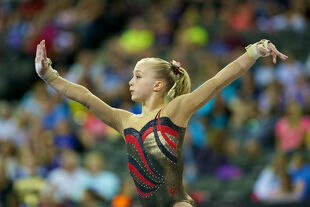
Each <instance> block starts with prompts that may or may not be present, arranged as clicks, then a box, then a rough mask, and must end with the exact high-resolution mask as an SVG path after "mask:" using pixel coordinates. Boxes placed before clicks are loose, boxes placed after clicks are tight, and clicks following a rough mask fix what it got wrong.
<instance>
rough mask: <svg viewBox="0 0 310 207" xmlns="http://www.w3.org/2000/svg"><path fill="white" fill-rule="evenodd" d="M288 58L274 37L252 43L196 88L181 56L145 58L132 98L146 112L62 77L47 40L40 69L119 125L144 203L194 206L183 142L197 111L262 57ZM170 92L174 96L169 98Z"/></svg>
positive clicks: (71, 95)
mask: <svg viewBox="0 0 310 207" xmlns="http://www.w3.org/2000/svg"><path fill="white" fill-rule="evenodd" d="M269 55H272V58H273V63H276V58H277V57H279V58H281V59H282V60H286V59H287V56H286V55H284V54H282V53H280V52H279V51H278V50H277V49H276V47H275V46H274V45H273V44H272V43H271V42H270V41H268V40H261V41H259V42H257V43H255V44H252V45H249V46H248V47H246V52H245V53H244V54H243V55H241V56H240V57H239V58H237V59H236V60H235V61H233V62H232V63H230V64H229V65H227V66H226V67H225V68H224V69H222V70H221V71H220V72H218V73H217V74H216V75H215V76H214V77H212V78H210V79H209V80H207V81H206V82H205V83H204V84H202V85H201V86H200V87H199V88H197V89H196V90H194V91H193V92H190V79H189V76H188V74H187V72H186V71H185V70H184V68H182V67H181V66H180V64H179V63H178V62H176V61H171V62H167V61H165V60H162V59H160V58H144V59H142V60H140V61H139V62H138V63H137V64H136V66H135V68H134V70H133V77H132V79H131V80H130V82H129V90H130V93H131V99H132V101H135V102H141V103H142V113H141V114H138V115H136V114H133V113H130V112H128V111H125V110H122V109H116V108H113V107H111V106H109V105H107V104H106V103H104V102H103V101H101V100H100V99H99V98H98V97H96V96H95V95H94V94H92V93H91V92H90V91H89V90H88V89H86V88H85V87H83V86H81V85H77V84H74V83H72V82H69V81H67V80H65V79H63V78H62V77H60V76H59V75H58V73H57V71H55V70H54V69H52V67H51V61H50V59H48V58H47V55H46V49H45V41H44V40H42V41H41V43H40V44H38V46H37V53H36V58H35V68H36V72H37V74H38V75H39V76H40V77H41V78H42V79H43V80H44V81H45V82H46V83H47V84H49V85H50V86H51V87H53V88H54V89H55V90H56V91H57V92H59V93H60V94H62V95H64V96H66V97H67V98H69V99H72V100H75V101H77V102H79V103H81V104H83V105H84V106H86V107H87V108H89V109H90V110H91V111H92V112H93V113H94V114H96V115H97V116H98V118H100V119H101V120H102V121H103V122H105V123H106V124H107V125H109V126H111V127H112V128H114V129H115V130H117V131H118V132H119V133H120V134H121V135H122V136H123V138H124V140H125V143H126V146H127V152H128V153H127V155H128V169H129V172H130V174H131V176H132V178H133V181H134V183H135V185H136V188H137V192H138V194H139V197H140V200H141V203H142V206H143V207H194V206H195V203H194V201H193V200H192V199H191V198H190V196H189V195H188V194H187V193H186V192H185V191H184V187H183V184H182V173H183V158H182V144H183V139H184V134H185V130H186V126H187V123H188V121H189V119H190V117H191V116H192V114H193V113H194V112H196V111H197V110H198V109H199V108H201V107H202V106H203V105H205V104H206V103H207V102H208V101H209V100H210V99H211V98H212V97H214V96H215V95H216V94H217V93H218V92H219V91H220V90H221V89H222V88H224V87H225V86H227V85H228V84H230V83H231V82H232V81H234V80H235V79H237V78H239V77H240V76H241V75H242V74H244V73H245V72H246V71H247V70H248V69H249V68H250V67H251V66H252V65H253V64H254V63H255V61H256V59H258V58H259V57H262V56H269ZM166 96H168V97H169V98H170V101H169V102H168V103H166V102H165V97H166Z"/></svg>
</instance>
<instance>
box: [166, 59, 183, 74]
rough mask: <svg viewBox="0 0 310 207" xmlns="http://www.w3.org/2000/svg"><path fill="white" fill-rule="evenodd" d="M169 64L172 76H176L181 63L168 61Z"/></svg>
mask: <svg viewBox="0 0 310 207" xmlns="http://www.w3.org/2000/svg"><path fill="white" fill-rule="evenodd" d="M169 63H170V64H171V67H172V70H173V72H174V74H176V75H178V74H179V73H180V67H181V63H180V62H177V61H175V60H172V61H169Z"/></svg>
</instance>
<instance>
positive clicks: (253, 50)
mask: <svg viewBox="0 0 310 207" xmlns="http://www.w3.org/2000/svg"><path fill="white" fill-rule="evenodd" d="M268 43H270V41H269V40H266V39H262V40H261V41H259V42H256V43H254V44H250V45H248V46H246V47H245V49H246V51H247V53H248V54H249V56H250V57H252V58H254V59H255V60H257V59H258V58H260V57H266V56H269V55H270V54H271V53H270V52H268V53H266V54H265V55H262V54H260V52H259V51H258V49H257V45H258V44H262V45H263V47H264V48H265V49H266V50H268Z"/></svg>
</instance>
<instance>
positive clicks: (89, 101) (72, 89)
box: [35, 40, 131, 134]
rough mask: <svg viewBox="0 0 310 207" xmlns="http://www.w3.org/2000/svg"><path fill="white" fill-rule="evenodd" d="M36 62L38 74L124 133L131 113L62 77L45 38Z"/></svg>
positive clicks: (39, 46)
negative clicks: (110, 104) (115, 106)
mask: <svg viewBox="0 0 310 207" xmlns="http://www.w3.org/2000/svg"><path fill="white" fill-rule="evenodd" d="M35 64H36V71H37V73H38V75H39V76H40V77H41V78H42V79H43V80H44V81H45V82H46V83H48V84H49V85H50V86H51V87H52V88H54V89H55V90H56V91H57V92H58V93H60V94H62V95H64V96H66V97H67V98H69V99H72V100H74V101H77V102H79V103H81V104H82V105H84V106H86V107H87V108H89V109H90V110H91V111H92V112H94V114H95V115H96V116H97V117H98V118H99V119H101V120H102V121H103V122H104V123H106V124H107V125H109V126H111V127H112V128H114V129H115V130H117V131H118V132H120V133H121V134H122V133H123V120H126V118H128V117H129V116H130V115H131V113H130V112H127V111H125V110H121V109H116V108H113V107H111V106H109V105H108V104H106V103H104V102H103V101H102V100H100V99H99V98H98V97H96V96H95V95H94V94H92V93H91V92H90V91H89V90H88V89H87V88H85V87H84V86H81V85H78V84H75V83H72V82H70V81H67V80H66V79H64V78H62V77H60V76H59V75H58V73H57V71H55V70H53V69H52V68H51V66H50V64H51V63H50V62H49V59H48V58H47V56H46V50H45V42H44V40H43V41H41V43H40V44H39V45H38V46H37V54H36V59H35Z"/></svg>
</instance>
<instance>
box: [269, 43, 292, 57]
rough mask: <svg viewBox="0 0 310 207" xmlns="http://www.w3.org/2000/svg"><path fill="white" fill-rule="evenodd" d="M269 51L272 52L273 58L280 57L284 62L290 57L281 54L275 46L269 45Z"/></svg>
mask: <svg viewBox="0 0 310 207" xmlns="http://www.w3.org/2000/svg"><path fill="white" fill-rule="evenodd" d="M268 46H269V49H270V50H271V51H272V56H274V54H275V56H278V57H279V58H281V59H282V60H286V59H287V58H288V57H287V56H286V55H284V54H283V53H281V52H279V51H278V50H277V48H276V47H275V46H274V44H272V43H269V45H268Z"/></svg>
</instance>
